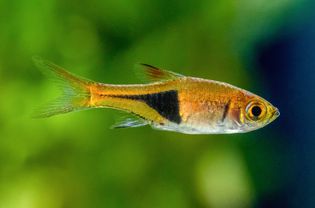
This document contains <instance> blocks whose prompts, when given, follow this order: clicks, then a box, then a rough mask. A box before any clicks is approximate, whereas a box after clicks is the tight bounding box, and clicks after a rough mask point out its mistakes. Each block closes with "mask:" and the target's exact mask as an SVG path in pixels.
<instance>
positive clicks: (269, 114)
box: [231, 92, 280, 132]
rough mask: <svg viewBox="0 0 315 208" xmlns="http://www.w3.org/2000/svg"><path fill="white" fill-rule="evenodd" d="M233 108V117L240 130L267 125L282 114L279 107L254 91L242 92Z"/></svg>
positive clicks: (249, 129)
mask: <svg viewBox="0 0 315 208" xmlns="http://www.w3.org/2000/svg"><path fill="white" fill-rule="evenodd" d="M237 100H238V101H237V103H236V104H235V105H234V108H233V109H232V110H231V114H232V115H231V118H232V119H233V122H234V123H235V124H236V125H237V126H238V128H239V129H240V132H249V131H253V130H256V129H259V128H262V127H264V126H266V125H267V124H269V123H271V122H272V121H274V120H275V119H276V118H278V117H279V116H280V111H279V110H278V108H276V107H275V106H273V105H272V104H271V103H270V102H268V101H267V100H265V99H263V98H261V97H259V96H257V95H254V94H252V93H247V92H246V93H241V96H240V97H238V98H237Z"/></svg>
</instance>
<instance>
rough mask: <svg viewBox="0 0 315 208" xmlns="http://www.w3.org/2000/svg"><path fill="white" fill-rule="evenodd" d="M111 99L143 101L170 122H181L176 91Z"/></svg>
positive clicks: (121, 96)
mask: <svg viewBox="0 0 315 208" xmlns="http://www.w3.org/2000/svg"><path fill="white" fill-rule="evenodd" d="M111 97H118V98H127V99H132V100H139V101H143V102H145V103H146V104H147V105H148V106H150V107H151V108H153V109H154V110H156V111H157V112H158V113H159V114H160V115H161V116H163V117H164V118H166V119H168V120H169V121H171V122H174V123H177V124H179V123H180V122H181V117H180V115H179V101H178V92H177V91H176V90H170V91H164V92H159V93H153V94H144V95H111Z"/></svg>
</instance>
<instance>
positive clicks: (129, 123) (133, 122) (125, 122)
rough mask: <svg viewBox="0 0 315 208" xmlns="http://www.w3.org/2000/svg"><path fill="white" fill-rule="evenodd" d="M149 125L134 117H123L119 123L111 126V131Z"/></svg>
mask: <svg viewBox="0 0 315 208" xmlns="http://www.w3.org/2000/svg"><path fill="white" fill-rule="evenodd" d="M148 124H149V123H148V122H147V121H146V120H144V119H141V118H138V117H135V116H124V117H123V118H122V119H121V120H120V121H118V122H117V123H115V124H114V125H112V126H111V128H112V129H119V128H134V127H140V126H145V125H148Z"/></svg>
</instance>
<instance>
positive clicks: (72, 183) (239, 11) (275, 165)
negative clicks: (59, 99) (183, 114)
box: [0, 0, 315, 208]
mask: <svg viewBox="0 0 315 208" xmlns="http://www.w3.org/2000/svg"><path fill="white" fill-rule="evenodd" d="M314 8H315V5H314V4H313V2H312V1H307V0H277V1H270V0H239V1H234V0H221V1H211V0H203V1H194V0H185V1H178V0H160V1H146V0H104V1H97V0H91V1H73V0H67V1H61V0H45V1H40V0H29V1H26V0H15V1H9V0H2V1H0V14H1V15H0V16H1V18H0V26H1V29H0V97H1V102H0V207H1V208H2V207H3V208H20V207H21V208H33V207H34V208H42V207H45V208H63V207H108V208H111V207H113V208H114V207H128V208H129V207H143V208H144V207H152V208H158V207H171V208H177V207H178V208H186V207H213V208H221V207H223V208H225V207H227V208H229V207H231V208H234V207H236V208H238V207H239V208H243V207H314V206H315V205H314V203H313V202H314V199H313V197H314V194H315V192H314V190H313V189H314V188H313V187H314V186H313V185H314V184H315V183H314V177H315V174H314V173H313V170H314V167H315V166H313V165H314V158H315V154H314V151H313V148H314V146H315V145H314V142H312V139H313V138H314V137H315V136H314V133H313V132H312V131H311V130H312V127H314V122H313V120H312V119H308V118H310V116H311V115H312V116H313V115H314V114H315V113H314V108H313V107H312V106H313V105H312V102H314V95H315V93H314V89H315V88H313V87H311V86H313V84H312V83H313V81H314V79H313V78H314V74H315V72H314V71H313V70H310V68H311V66H315V64H314V60H315V57H314V54H315V45H314V40H313V39H314V37H315V35H314V34H315V32H314V28H315V26H314V24H313V23H314V20H315V18H314V15H313V14H312V13H313V12H314V11H313V10H314ZM309 34H311V35H309ZM292 44H293V45H292ZM305 54H309V56H306V57H307V59H305ZM33 55H40V56H42V57H44V58H46V59H49V60H51V61H53V62H55V63H57V64H59V65H61V66H64V67H65V68H66V69H68V70H69V71H71V72H73V73H75V74H79V75H81V76H84V77H87V78H89V79H92V80H96V81H100V82H105V83H113V84H128V83H139V82H140V81H139V80H138V79H137V77H136V76H135V75H134V73H133V68H134V64H136V63H139V62H141V63H148V64H152V65H156V66H159V67H162V68H166V69H170V70H173V71H175V72H178V73H181V74H185V75H190V76H197V77H203V78H208V79H215V80H221V81H225V82H229V83H231V84H234V85H237V86H240V87H242V88H245V89H248V90H249V91H252V92H254V93H257V94H259V95H261V96H263V97H265V98H267V99H268V100H270V101H271V102H272V103H273V104H274V105H275V106H277V107H279V109H280V111H281V116H280V118H279V119H277V120H276V121H275V122H273V123H272V124H270V125H269V126H267V127H265V128H263V129H261V130H258V131H255V132H251V133H247V134H238V135H236V134H235V135H184V134H179V133H173V132H163V131H156V130H152V129H151V128H150V127H142V128H131V129H120V130H111V129H109V127H110V126H111V125H112V124H113V123H115V121H116V120H117V119H119V118H120V116H121V113H120V112H118V111H115V110H110V109H96V110H90V111H82V112H76V113H71V114H67V115H61V116H56V117H52V118H49V119H41V120H34V119H30V118H29V115H30V114H31V112H32V110H33V109H34V108H36V107H37V106H39V105H41V104H43V103H45V102H46V101H49V100H50V99H52V98H54V97H55V96H56V95H58V90H56V87H55V86H54V84H53V83H52V82H49V80H47V79H46V78H45V77H44V76H42V75H41V73H40V72H39V71H38V70H37V69H36V68H35V66H34V64H33V63H32V61H31V57H32V56H33ZM303 67H304V68H303ZM303 69H304V71H303ZM307 83H310V84H309V85H307V88H304V85H305V84H307ZM305 89H310V90H308V92H307V93H306V94H305ZM303 93H304V94H303ZM294 95H296V96H294ZM303 99H304V100H303ZM298 103H300V104H298ZM301 103H303V104H301ZM308 104H309V105H308ZM305 105H307V106H310V108H306V109H308V111H306V110H304V111H303V109H305V108H303V106H305ZM303 113H304V114H303ZM314 149H315V148H314ZM309 162H311V164H310V163H309Z"/></svg>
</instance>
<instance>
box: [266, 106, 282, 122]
mask: <svg viewBox="0 0 315 208" xmlns="http://www.w3.org/2000/svg"><path fill="white" fill-rule="evenodd" d="M279 116H280V111H279V109H278V108H274V110H273V112H272V116H271V117H270V119H269V122H268V123H270V122H272V121H274V120H275V119H276V118H278V117H279Z"/></svg>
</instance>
